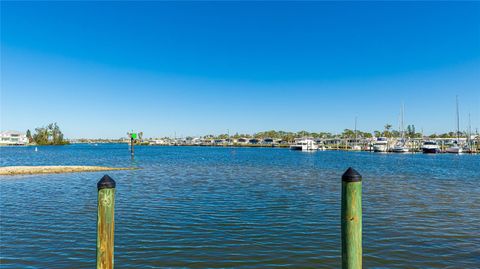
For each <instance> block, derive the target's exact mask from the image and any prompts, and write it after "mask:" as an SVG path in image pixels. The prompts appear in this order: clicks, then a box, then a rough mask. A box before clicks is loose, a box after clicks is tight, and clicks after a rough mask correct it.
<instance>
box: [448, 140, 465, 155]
mask: <svg viewBox="0 0 480 269" xmlns="http://www.w3.org/2000/svg"><path fill="white" fill-rule="evenodd" d="M445 152H446V153H456V154H458V153H462V152H463V148H462V147H460V146H459V145H458V143H457V141H455V142H453V144H452V145H450V146H449V147H448V148H447V149H446V150H445Z"/></svg>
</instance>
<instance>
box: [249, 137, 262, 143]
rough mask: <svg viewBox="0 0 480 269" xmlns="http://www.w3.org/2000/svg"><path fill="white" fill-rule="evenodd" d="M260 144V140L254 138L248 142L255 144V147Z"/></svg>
mask: <svg viewBox="0 0 480 269" xmlns="http://www.w3.org/2000/svg"><path fill="white" fill-rule="evenodd" d="M259 142H260V140H259V139H257V138H252V139H249V140H248V143H250V144H254V145H255V144H258V143H259Z"/></svg>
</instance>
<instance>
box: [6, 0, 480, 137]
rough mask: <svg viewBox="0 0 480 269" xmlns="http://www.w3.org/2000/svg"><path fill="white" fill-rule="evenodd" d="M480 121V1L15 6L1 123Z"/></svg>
mask: <svg viewBox="0 0 480 269" xmlns="http://www.w3.org/2000/svg"><path fill="white" fill-rule="evenodd" d="M457 94H458V95H459V99H460V112H461V115H460V116H461V127H462V129H465V128H466V127H467V121H468V113H471V119H472V125H473V128H478V127H480V111H479V110H480V108H479V107H480V3H479V2H456V3H455V2H453V3H449V2H389V3H381V2H356V3H352V2H341V3H336V2H315V3H312V2H303V3H293V2H281V3H272V2H268V3H261V2H248V3H239V2H223V3H218V2H217V3H213V2H211V3H208V2H207V3H191V2H190V3H189V2H180V3H173V2H167V3H163V2H141V3H134V2H84V3H81V2H36V3H35V2H5V1H2V2H1V100H0V105H1V109H0V113H1V115H0V119H1V126H0V127H1V129H3V130H6V129H14V130H20V131H25V130H26V129H28V128H30V129H34V128H35V127H38V126H41V125H46V124H47V123H49V122H58V124H59V125H60V127H61V128H62V129H63V130H64V133H65V135H66V136H67V137H70V138H78V137H112V138H116V137H121V136H124V135H125V133H126V132H127V131H129V130H131V129H134V130H143V131H144V133H145V135H146V136H147V137H156V136H165V135H167V136H173V134H174V132H176V134H177V136H180V135H184V136H185V135H203V134H219V133H226V132H227V129H229V130H230V133H231V134H233V133H235V132H239V133H253V132H257V131H262V130H270V129H277V130H287V131H299V130H308V131H330V132H340V131H342V130H343V129H345V128H353V127H354V119H355V117H356V116H357V117H358V127H359V129H362V130H368V131H373V130H381V129H383V126H384V125H385V124H386V123H391V124H393V125H394V126H395V127H396V126H398V115H399V112H400V106H401V103H402V102H404V103H405V121H406V124H414V125H415V126H416V127H417V130H420V129H421V128H423V130H424V131H425V132H428V133H432V132H447V131H452V130H453V129H454V128H455V95H457Z"/></svg>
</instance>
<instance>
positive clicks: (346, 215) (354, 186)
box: [341, 167, 362, 269]
mask: <svg viewBox="0 0 480 269" xmlns="http://www.w3.org/2000/svg"><path fill="white" fill-rule="evenodd" d="M341 222H342V269H359V268H362V176H361V175H360V174H359V173H358V172H357V171H355V169H353V168H351V167H350V168H348V169H347V171H345V173H344V174H343V175H342V213H341Z"/></svg>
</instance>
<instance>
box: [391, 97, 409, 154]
mask: <svg viewBox="0 0 480 269" xmlns="http://www.w3.org/2000/svg"><path fill="white" fill-rule="evenodd" d="M401 111H402V113H401V120H400V132H401V136H402V138H401V139H400V140H399V141H398V142H397V143H396V144H395V146H394V147H393V149H392V151H393V152H396V153H406V152H408V151H409V149H408V147H407V146H406V145H405V144H406V140H405V130H404V129H405V128H404V124H403V116H404V115H403V114H404V111H405V106H404V105H403V104H402V109H401Z"/></svg>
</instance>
